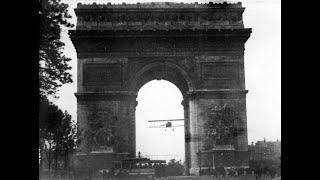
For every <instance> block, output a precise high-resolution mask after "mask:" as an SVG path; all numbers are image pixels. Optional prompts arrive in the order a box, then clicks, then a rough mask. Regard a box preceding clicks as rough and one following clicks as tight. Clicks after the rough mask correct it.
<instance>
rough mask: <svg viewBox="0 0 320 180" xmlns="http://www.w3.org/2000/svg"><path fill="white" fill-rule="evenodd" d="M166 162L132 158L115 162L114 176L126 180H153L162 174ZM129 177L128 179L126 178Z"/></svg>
mask: <svg viewBox="0 0 320 180" xmlns="http://www.w3.org/2000/svg"><path fill="white" fill-rule="evenodd" d="M165 164H166V161H165V160H150V159H149V158H141V157H140V158H130V159H123V160H122V161H118V162H114V167H115V168H114V170H113V174H114V176H116V177H122V178H124V179H127V178H128V179H135V178H138V179H139V178H140V179H144V178H152V177H154V176H159V175H160V174H161V169H162V167H164V166H165ZM126 177H127V178H126Z"/></svg>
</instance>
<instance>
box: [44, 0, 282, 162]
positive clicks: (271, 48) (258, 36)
mask: <svg viewBox="0 0 320 180" xmlns="http://www.w3.org/2000/svg"><path fill="white" fill-rule="evenodd" d="M158 1H159V0H140V1H135V0H121V1H116V0H108V1H103V0H95V1H92V0H62V2H65V3H67V4H69V12H70V14H71V15H72V19H71V22H73V23H74V24H76V16H75V14H74V11H73V9H74V8H76V4H77V3H78V2H81V3H87V4H89V3H93V2H96V3H108V2H111V3H122V2H126V3H136V2H158ZM166 2H185V3H193V2H195V0H187V1H174V0H171V1H170V0H166ZM198 2H199V3H207V2H209V1H204V0H201V1H198ZM213 2H214V1H213ZM232 2H237V1H232ZM241 2H242V6H244V7H245V8H246V9H245V11H244V14H243V20H244V25H245V27H246V28H252V34H251V36H250V38H249V39H248V41H247V42H246V44H245V48H246V49H245V55H244V61H245V76H246V77H245V78H246V79H245V80H246V89H247V90H249V92H248V94H247V123H248V142H249V143H251V142H252V141H254V142H255V141H258V140H263V139H264V138H266V140H267V141H268V140H272V141H275V140H277V139H279V140H281V1H280V0H243V1H241ZM62 41H63V42H65V44H66V46H65V49H64V53H65V55H66V56H67V57H70V58H71V59H72V61H71V62H70V65H71V67H72V70H70V73H71V74H72V76H73V81H74V82H73V83H71V84H65V85H63V86H62V87H61V88H60V92H59V93H58V96H60V98H59V99H54V98H50V100H51V101H53V102H54V103H55V104H57V105H58V106H59V107H60V108H61V109H62V110H67V111H68V112H69V113H70V114H71V115H72V117H73V119H74V120H77V116H76V113H77V101H76V98H75V96H74V93H75V92H77V76H76V74H77V56H76V51H75V49H74V46H73V44H72V43H71V41H70V39H69V37H68V35H67V30H66V29H64V30H63V31H62ZM137 100H138V106H137V110H136V125H137V134H136V137H137V152H138V151H141V153H142V154H149V155H160V154H161V155H163V156H161V158H162V159H166V160H168V159H170V158H171V157H175V158H176V159H182V160H183V159H184V142H183V135H184V130H183V128H181V127H177V128H174V131H172V130H166V131H164V129H156V128H148V126H149V125H154V124H148V123H147V120H151V119H166V118H170V119H171V118H183V109H182V106H181V104H180V103H181V100H182V95H181V92H180V91H179V90H178V89H177V87H176V86H175V85H173V84H172V83H170V82H168V81H164V80H162V81H150V82H149V83H147V84H145V85H144V86H143V87H142V88H141V89H140V90H139V92H138V98H137ZM157 108H158V109H159V108H160V109H161V111H159V110H158V111H154V109H157ZM156 125H159V124H156ZM146 132H147V134H148V136H145V133H146ZM146 137H147V138H146ZM151 138H153V139H157V141H154V140H153V141H152V140H151ZM158 140H159V141H158ZM161 143H162V146H160V145H159V144H161ZM164 155H170V156H164ZM153 157H154V158H155V157H157V156H153Z"/></svg>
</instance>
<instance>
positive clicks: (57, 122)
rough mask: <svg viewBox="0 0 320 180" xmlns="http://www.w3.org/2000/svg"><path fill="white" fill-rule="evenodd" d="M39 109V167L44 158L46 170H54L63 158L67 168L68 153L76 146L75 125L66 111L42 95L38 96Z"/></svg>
mask: <svg viewBox="0 0 320 180" xmlns="http://www.w3.org/2000/svg"><path fill="white" fill-rule="evenodd" d="M39 104H40V109H39V110H40V111H39V150H40V167H41V168H43V166H42V164H43V160H44V157H45V158H46V162H47V164H48V170H49V171H50V170H51V169H52V167H53V166H52V165H53V164H54V165H55V166H54V167H55V170H57V169H58V168H60V167H59V166H58V164H59V162H61V158H63V159H64V160H63V162H62V164H64V169H65V170H67V168H68V160H69V158H68V157H69V153H70V152H73V151H74V150H75V147H76V134H77V132H76V130H77V128H76V125H75V123H74V122H73V121H72V118H71V115H70V114H68V112H67V111H65V112H63V111H61V110H60V109H59V108H58V106H56V105H54V104H53V103H51V102H50V101H48V99H47V98H46V97H44V96H40V101H39Z"/></svg>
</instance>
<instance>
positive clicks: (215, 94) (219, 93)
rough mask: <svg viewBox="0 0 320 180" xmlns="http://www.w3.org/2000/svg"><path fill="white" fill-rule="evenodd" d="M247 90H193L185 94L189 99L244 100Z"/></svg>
mask: <svg viewBox="0 0 320 180" xmlns="http://www.w3.org/2000/svg"><path fill="white" fill-rule="evenodd" d="M247 93H248V90H244V89H243V90H242V89H219V90H206V89H203V90H193V91H189V92H187V93H186V94H187V96H188V97H189V98H190V99H195V98H206V99H239V98H245V97H246V94H247Z"/></svg>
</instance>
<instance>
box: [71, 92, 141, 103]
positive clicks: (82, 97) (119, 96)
mask: <svg viewBox="0 0 320 180" xmlns="http://www.w3.org/2000/svg"><path fill="white" fill-rule="evenodd" d="M75 96H76V97H77V101H104V100H107V101H133V100H134V101H135V100H136V98H137V93H136V92H133V91H109V92H103V93H75Z"/></svg>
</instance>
